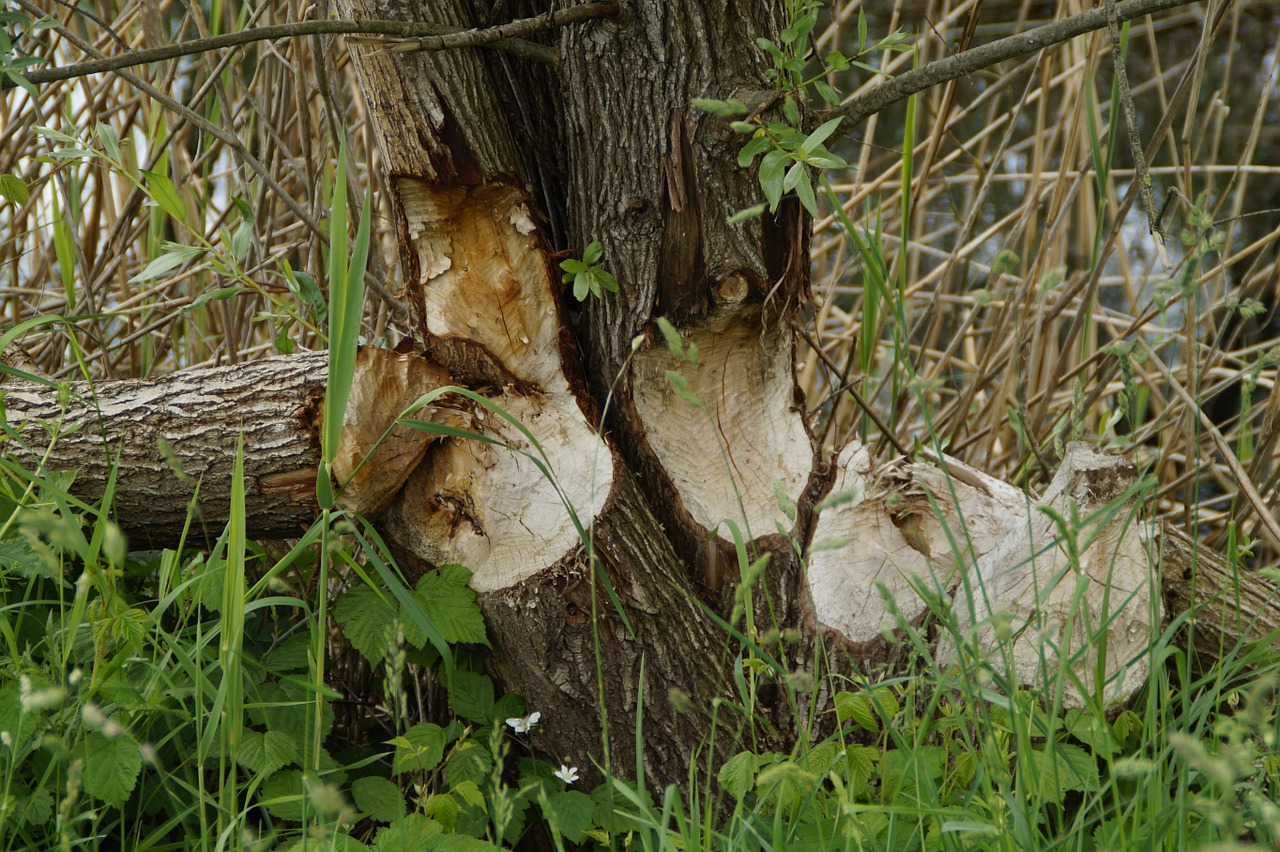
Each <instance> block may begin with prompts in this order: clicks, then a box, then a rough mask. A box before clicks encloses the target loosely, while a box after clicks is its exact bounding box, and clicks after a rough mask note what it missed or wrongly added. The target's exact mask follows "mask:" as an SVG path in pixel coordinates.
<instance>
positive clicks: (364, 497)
mask: <svg viewBox="0 0 1280 852" xmlns="http://www.w3.org/2000/svg"><path fill="white" fill-rule="evenodd" d="M452 381H453V380H452V377H450V375H449V374H448V372H447V371H445V370H444V369H443V368H441V367H438V366H436V365H435V364H432V363H431V362H430V361H428V360H427V359H425V358H422V357H420V356H418V355H414V354H397V353H394V352H389V351H387V350H385V349H377V348H374V347H371V346H365V347H362V348H361V349H360V351H359V352H358V353H357V355H356V370H355V378H354V379H353V381H352V383H351V396H350V398H349V399H348V401H347V410H346V413H345V415H344V417H343V422H342V436H341V438H340V440H339V442H338V451H337V454H336V456H335V458H334V460H333V478H334V483H335V485H338V486H340V487H341V489H342V490H341V491H340V492H339V494H338V501H339V504H340V505H341V506H342V507H343V508H345V509H348V510H350V511H353V512H359V513H361V514H364V515H368V516H370V517H373V516H375V515H378V514H380V513H381V512H382V510H383V509H385V508H386V507H387V505H388V504H389V503H390V502H391V500H392V499H393V498H394V497H395V495H396V493H397V492H398V491H399V490H400V487H401V486H402V485H404V482H405V480H406V479H408V477H409V474H411V473H413V471H414V469H415V468H416V467H417V466H418V463H419V462H420V461H422V456H423V454H424V453H426V451H427V447H428V446H430V445H431V443H432V442H433V441H434V440H436V438H435V436H433V435H430V434H428V433H426V432H423V431H420V430H418V429H414V428H412V427H410V426H406V425H404V424H397V423H396V420H397V419H398V418H400V417H401V416H402V415H403V414H405V412H406V411H407V410H408V409H409V407H410V406H411V405H414V403H415V402H417V400H418V399H419V398H420V397H421V396H422V395H423V394H425V393H427V392H428V391H432V390H435V389H436V388H440V387H444V386H446V385H449V384H452ZM469 410H470V401H469V400H465V399H463V398H461V397H457V396H452V397H451V396H445V397H443V398H441V399H439V400H437V402H436V404H434V405H431V406H428V407H426V408H424V409H421V410H417V411H415V412H414V418H415V419H418V420H429V421H432V422H435V423H445V424H448V425H450V426H464V425H465V424H466V422H467V420H468V418H467V417H466V416H465V412H467V411H469Z"/></svg>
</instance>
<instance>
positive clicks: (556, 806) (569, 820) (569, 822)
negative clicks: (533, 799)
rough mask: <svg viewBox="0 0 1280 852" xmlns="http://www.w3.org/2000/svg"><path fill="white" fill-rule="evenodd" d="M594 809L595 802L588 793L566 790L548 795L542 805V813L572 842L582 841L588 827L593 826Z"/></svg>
mask: <svg viewBox="0 0 1280 852" xmlns="http://www.w3.org/2000/svg"><path fill="white" fill-rule="evenodd" d="M594 810H595V803H594V802H592V801H591V797H590V796H588V795H587V794H586V793H583V792H580V791H578V790H565V791H564V792H561V793H552V794H551V795H550V796H548V797H547V801H546V803H545V804H544V805H543V806H542V815H543V816H544V817H546V819H547V822H548V823H550V824H551V825H553V826H555V828H556V829H557V830H559V832H560V834H561V835H563V836H564V838H565V839H566V840H568V841H569V842H570V843H581V842H582V839H583V837H584V836H585V835H586V833H587V829H588V828H590V827H591V815H592V812H593V811H594Z"/></svg>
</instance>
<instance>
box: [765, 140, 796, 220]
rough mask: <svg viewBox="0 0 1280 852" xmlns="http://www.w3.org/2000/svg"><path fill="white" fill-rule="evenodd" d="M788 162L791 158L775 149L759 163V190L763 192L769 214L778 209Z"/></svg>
mask: <svg viewBox="0 0 1280 852" xmlns="http://www.w3.org/2000/svg"><path fill="white" fill-rule="evenodd" d="M790 162H791V157H790V156H788V154H787V152H786V151H779V150H777V149H776V148H775V149H774V150H772V151H770V152H769V153H767V154H765V155H764V159H763V160H761V161H760V189H762V190H763V191H764V197H765V198H766V199H767V200H768V202H769V212H770V213H772V212H774V211H775V210H777V209H778V202H779V201H781V200H782V193H783V188H782V181H783V179H784V178H785V176H786V168H787V164H788V163H790Z"/></svg>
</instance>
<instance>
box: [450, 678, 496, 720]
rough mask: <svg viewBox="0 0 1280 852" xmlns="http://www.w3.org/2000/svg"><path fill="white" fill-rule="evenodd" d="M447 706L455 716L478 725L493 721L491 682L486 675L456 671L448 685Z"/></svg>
mask: <svg viewBox="0 0 1280 852" xmlns="http://www.w3.org/2000/svg"><path fill="white" fill-rule="evenodd" d="M449 704H450V705H451V706H452V707H453V712H454V714H455V715H458V716H461V717H462V718H464V719H468V720H470V721H472V722H476V723H477V724H480V725H488V724H489V723H490V722H492V721H493V681H492V680H490V679H489V676H488V675H484V674H477V673H476V672H464V671H457V672H454V673H453V682H452V683H451V684H450V685H449Z"/></svg>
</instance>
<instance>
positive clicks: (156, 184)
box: [142, 169, 187, 222]
mask: <svg viewBox="0 0 1280 852" xmlns="http://www.w3.org/2000/svg"><path fill="white" fill-rule="evenodd" d="M142 173H143V174H144V175H146V178H147V194H148V195H150V196H151V198H152V199H153V200H154V201H155V202H156V204H158V205H159V206H160V209H161V210H163V211H164V212H166V213H168V214H169V215H170V216H172V217H173V218H175V219H177V220H178V221H179V222H185V221H186V219H187V207H186V205H185V204H183V203H182V196H181V195H179V194H178V190H177V188H176V187H175V186H174V185H173V181H171V180H169V178H168V177H166V176H165V175H162V174H160V173H159V172H150V171H147V170H146V169H143V170H142Z"/></svg>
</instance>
